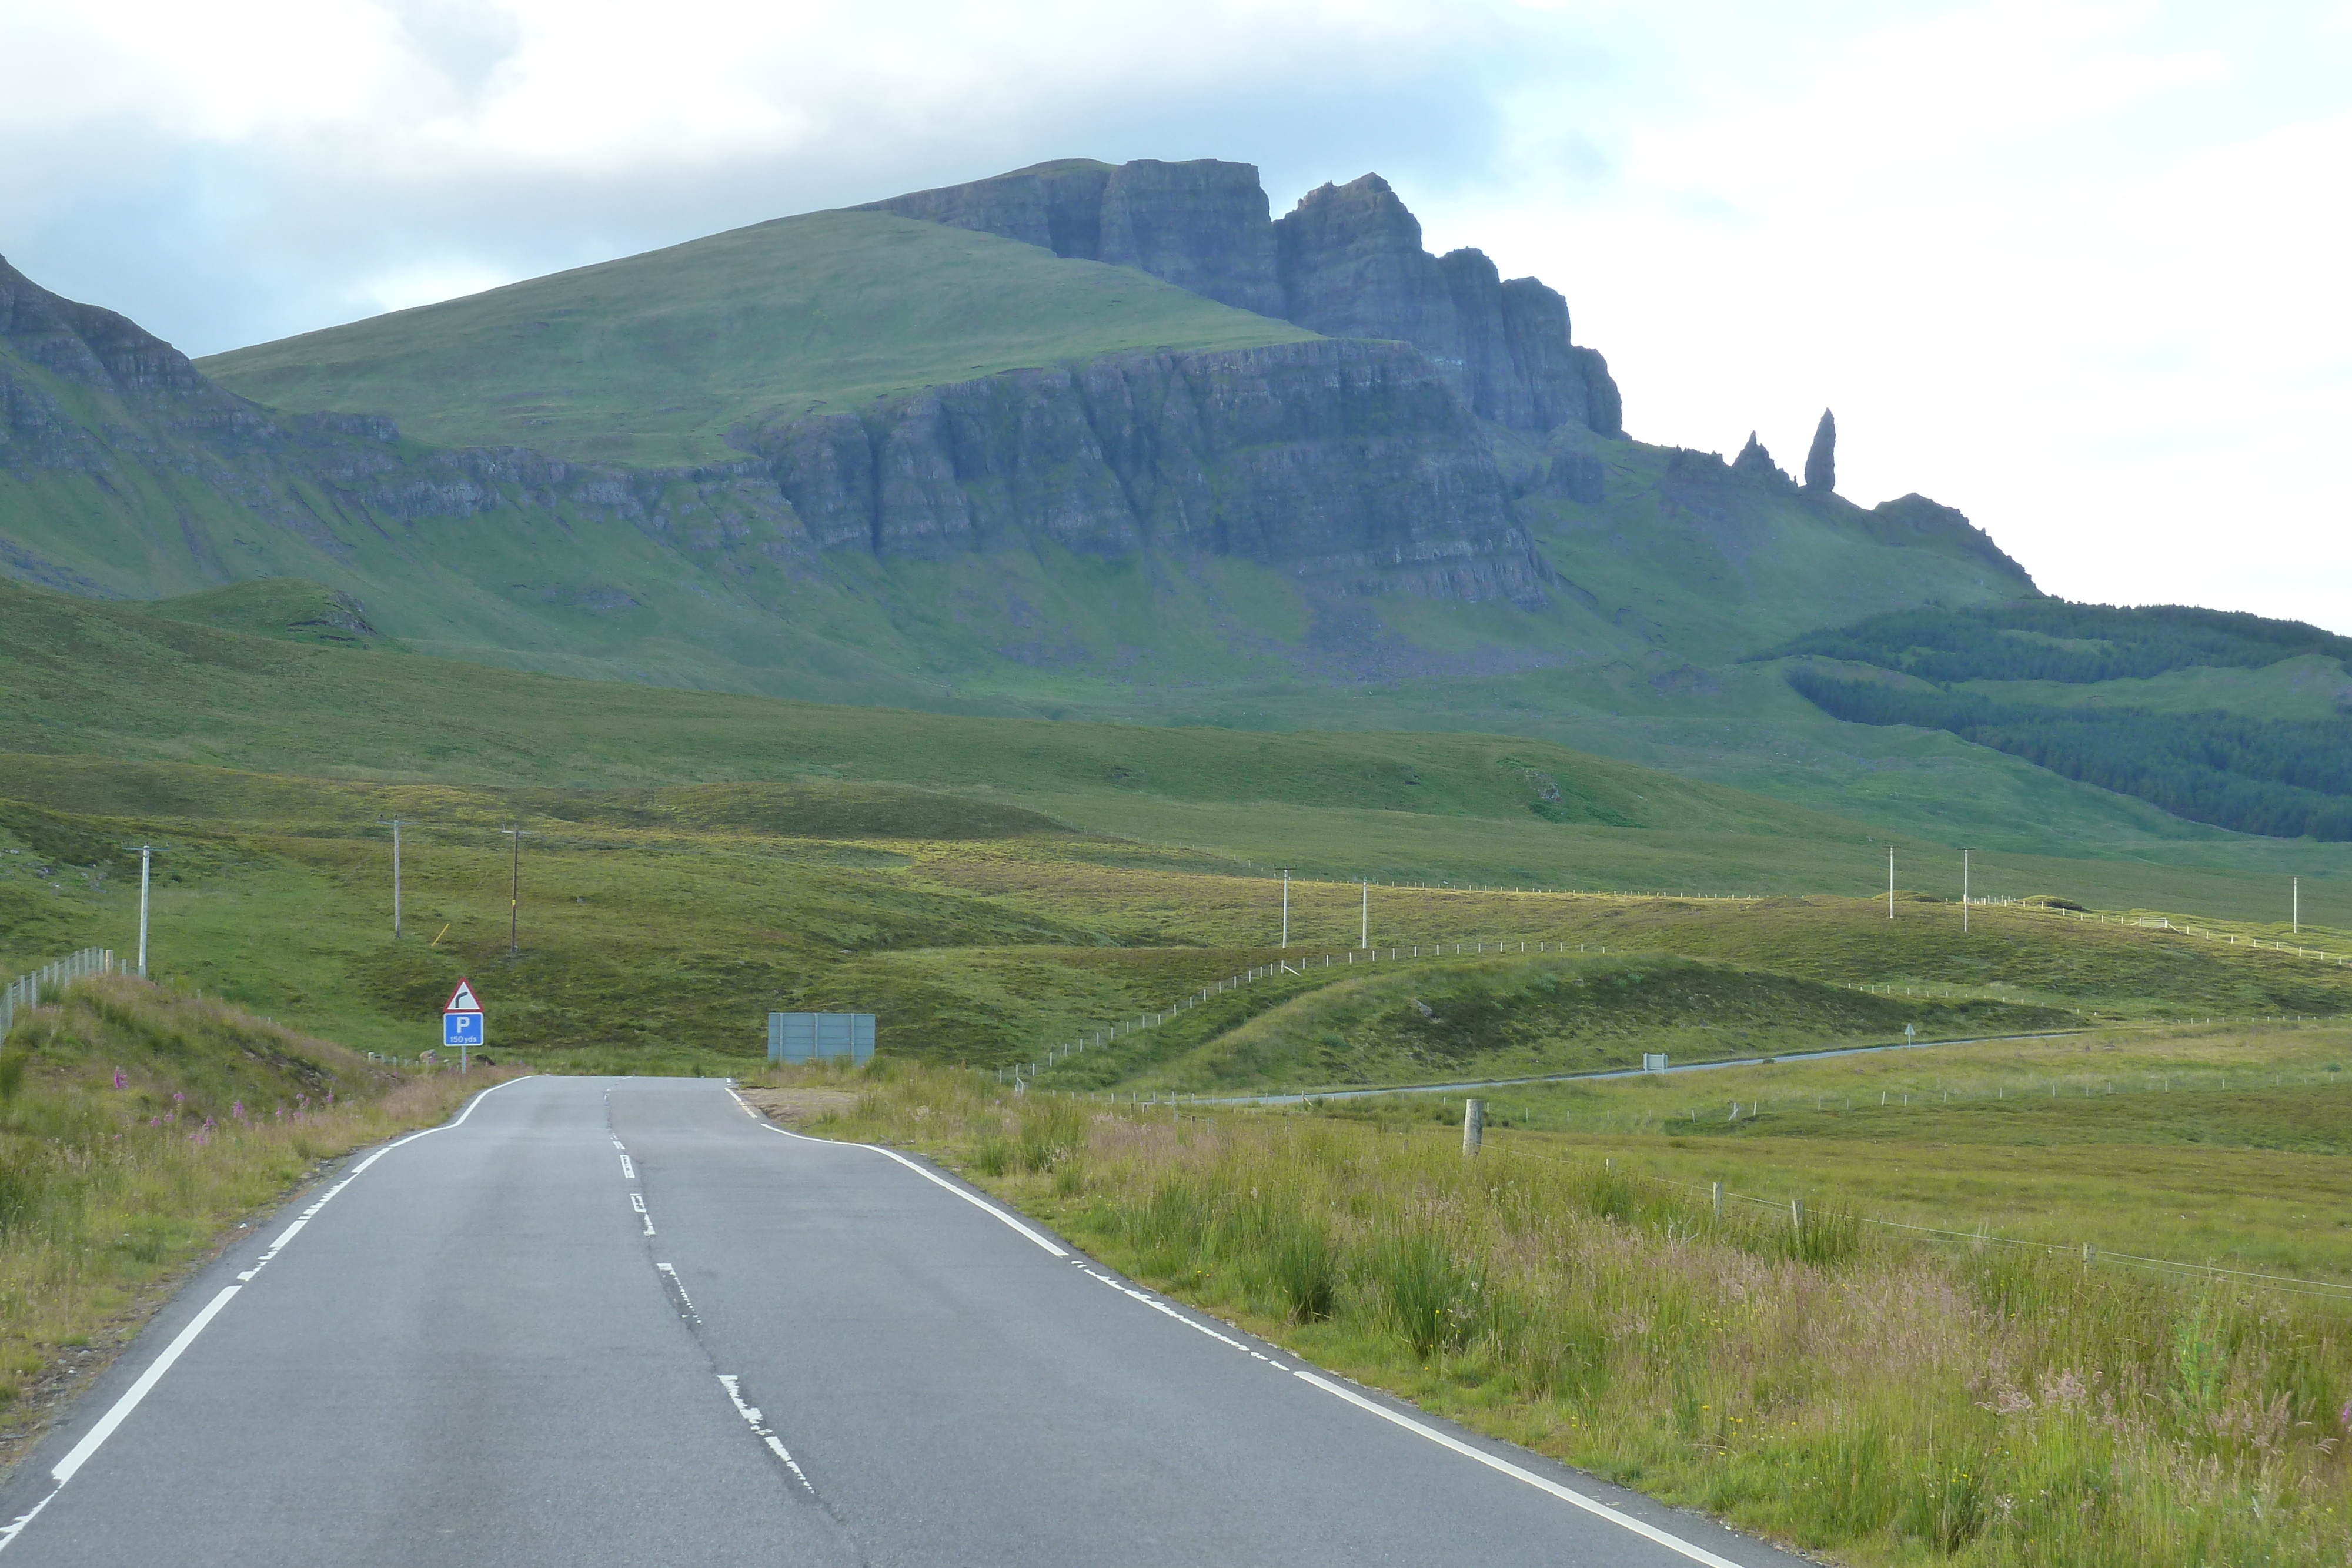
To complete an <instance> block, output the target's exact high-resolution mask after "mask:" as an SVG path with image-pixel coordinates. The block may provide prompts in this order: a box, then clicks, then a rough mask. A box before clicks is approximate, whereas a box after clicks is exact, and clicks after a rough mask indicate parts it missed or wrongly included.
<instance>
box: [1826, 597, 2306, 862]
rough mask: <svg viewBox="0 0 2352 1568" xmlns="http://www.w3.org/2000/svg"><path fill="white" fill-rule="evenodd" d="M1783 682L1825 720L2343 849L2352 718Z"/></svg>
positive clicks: (2199, 817)
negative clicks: (1965, 748) (1928, 735)
mask: <svg viewBox="0 0 2352 1568" xmlns="http://www.w3.org/2000/svg"><path fill="white" fill-rule="evenodd" d="M2195 613H2197V614H2200V615H2204V614H2210V613H2212V612H2206V611H2199V612H2195ZM1880 619H1881V620H1889V619H1893V618H1892V617H1880ZM2248 619H2251V617H2249V618H2248ZM1865 624H1867V622H1865ZM2263 624H2266V625H2270V626H2280V625H2284V624H2286V623H2285V622H2264V623H2263ZM2305 630H2309V629H2308V628H2306V629H2305ZM2316 635H2319V636H2323V637H2325V636H2326V635H2327V634H2326V633H2325V632H2318V633H2316ZM2330 640H2331V641H2335V642H2341V641H2343V640H2342V639H2330ZM2313 651H2315V652H2317V651H2321V650H2316V649H2315V650H2313ZM2328 651H2331V652H2332V650H2328ZM2199 662H2201V663H2211V662H2213V661H2210V660H2204V661H2199ZM2000 678H2005V679H2031V678H2033V677H2030V676H2015V675H2011V676H2004V677H2000ZM2041 678H2043V679H2052V678H2055V677H2050V676H2043V677H2041ZM1789 684H1790V685H1791V686H1793V687H1795V688H1796V689H1797V691H1798V692H1799V693H1801V695H1804V696H1805V697H1806V698H1807V699H1808V700H1810V701H1811V703H1812V704H1813V705H1814V706H1817V707H1819V708H1821V709H1822V711H1823V712H1824V713H1827V714H1829V715H1831V716H1833V717H1836V718H1842V719H1846V720H1848V721H1850V722H1853V723H1855V724H1909V725H1917V726H1919V727H1921V728H1925V729H1942V730H1948V731H1950V732H1951V733H1952V734H1954V735H1957V736H1958V737H1960V738H1961V739H1963V740H1969V741H1973V742H1975V743H1976V744H1977V745H1979V746H1989V747H1992V748H1994V749H1995V750H1997V751H2005V752H2007V753H2009V754H2010V755H2011V756H2012V757H2021V758H2025V759H2026V760H2027V761H2029V762H2032V763H2034V764H2036V765H2037V766H2039V767H2042V768H2048V769H2050V771H2052V772H2053V773H2056V774H2060V775H2062V776H2063V777H2065V778H2068V779H2080V780H2081V781H2082V782H2084V783H2085V784H2096V785H2098V786H2099V787H2100V788H2101V789H2113V790H2116V792H2117V793H2119V794H2125V795H2136V796H2137V797H2139V798H2140V799H2141V800H2146V801H2147V802H2148V803H2149V804H2151V805H2154V806H2157V807H2160V808H2161V809H2163V810H2167V811H2169V812H2171V813H2172V814H2173V815H2174V816H2176V817H2186V818H2188V819H2189V821H2197V822H2210V823H2211V824H2213V825H2214V826H2215V827H2219V828H2231V829H2235V830H2236V831H2239V832H2243V833H2261V834H2264V835H2266V836H2268V837H2272V838H2283V839H2292V838H2300V837H2304V836H2306V835H2307V836H2309V837H2311V838H2315V839H2327V840H2335V841H2352V722H2347V721H2346V720H2342V719H2274V718H2273V719H2264V718H2242V717H2239V716H2235V715H2232V714H2224V713H2185V714H2175V713H2154V712H2150V711H2148V710H2147V709H2144V708H2124V707H2115V708H2110V707H2098V708H2078V707H2052V706H2041V705H2037V704H2030V703H2004V702H1995V701H1992V700H1991V699H1990V698H1986V697H1982V696H1979V695H1975V694H1973V693H1969V692H1947V691H1922V690H1919V689H1918V688H1916V687H1912V688H1907V689H1906V688H1904V687H1899V686H1893V685H1885V684H1882V683H1878V682H1872V681H1849V680H1839V679H1836V678H1834V677H1832V676H1830V675H1826V674H1822V673H1821V672H1820V671H1818V670H1813V669H1805V668H1798V669H1794V670H1791V671H1790V674H1789Z"/></svg>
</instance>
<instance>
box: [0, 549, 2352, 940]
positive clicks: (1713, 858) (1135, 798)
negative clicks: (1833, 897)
mask: <svg viewBox="0 0 2352 1568" xmlns="http://www.w3.org/2000/svg"><path fill="white" fill-rule="evenodd" d="M0 750H5V751H8V752H14V753H18V754H23V758H24V759H23V760H20V761H17V762H13V763H11V765H10V771H11V773H12V775H13V776H14V777H16V779H18V780H19V782H18V783H17V784H16V786H15V787H14V788H13V789H10V788H0V795H7V794H12V793H15V794H25V793H26V792H29V793H30V794H31V795H32V798H35V799H39V800H48V801H53V802H55V803H57V804H58V805H60V806H64V807H67V808H69V809H101V808H100V807H97V806H92V805H90V804H89V803H90V802H94V801H100V800H107V799H110V796H108V795H107V793H106V791H107V790H108V789H111V788H112V786H110V785H108V784H105V783H104V782H103V781H93V780H90V779H85V778H82V777H80V776H78V775H76V774H75V773H74V771H73V769H74V768H75V767H76V766H78V765H76V764H73V763H72V762H71V761H70V760H69V758H72V757H74V756H96V757H111V758H120V759H125V760H138V761H151V762H172V763H202V764H210V765H214V766H217V767H227V768H240V769H245V770H247V771H263V772H289V773H310V774H320V773H323V774H330V775H338V776H341V777H344V778H347V779H378V780H382V781H384V782H385V783H386V784H393V785H400V786H410V785H424V784H428V783H436V782H438V781H445V780H446V781H463V782H469V783H478V784H492V783H495V784H502V785H530V786H536V787H541V788H545V787H556V788H559V789H561V788H570V787H574V786H579V787H587V788H593V789H617V788H630V787H646V786H655V785H668V784H684V783H713V782H723V781H735V780H768V781H787V780H794V779H852V780H863V781H870V782H875V783H897V784H904V785H911V786H915V787H918V788H920V789H945V790H950V791H954V792H958V793H962V794H968V795H977V796H979V797H981V798H982V799H988V800H997V801H1001V802H1003V803H1004V804H1005V805H1007V806H1013V807H1019V808H1023V809H1025V810H1034V811H1040V812H1043V813H1045V815H1047V816H1049V817H1051V818H1054V819H1055V820H1056V821H1060V822H1063V823H1066V824H1068V825H1070V826H1072V827H1075V828H1078V829H1082V830H1086V831H1096V832H1107V833H1113V834H1118V835H1121V836H1124V837H1128V838H1132V839H1137V840H1140V841H1149V842H1154V843H1161V844H1192V845H1204V846H1211V847H1212V848H1213V851H1214V852H1216V853H1218V854H1221V855H1230V856H1232V857H1234V858H1235V859H1239V860H1242V861H1244V862H1255V866H1256V869H1257V870H1258V871H1260V872H1264V871H1266V870H1269V869H1273V868H1277V867H1280V866H1283V865H1290V866H1293V867H1295V868H1297V870H1298V871H1299V872H1300V873H1302V874H1306V873H1313V874H1317V875H1320V876H1326V877H1349V876H1354V875H1358V874H1367V875H1370V876H1372V877H1374V878H1375V879H1378V880H1381V881H1391V882H1394V881H1405V880H1412V881H1425V882H1441V881H1444V882H1453V883H1490V884H1497V885H1503V886H1517V887H1529V886H1537V887H1541V886H1555V887H1557V886H1569V887H1583V888H1591V889H1610V888H1617V889H1627V888H1631V889H1641V888H1669V889H1685V890H1690V891H1698V892H1717V893H1739V894H1749V893H1758V892H1769V891H1776V890H1777V891H1790V892H1832V891H1844V892H1862V891H1866V890H1867V889H1868V888H1869V887H1870V886H1871V885H1872V884H1873V883H1874V882H1877V881H1879V880H1881V879H1883V877H1884V875H1885V849H1884V839H1885V833H1884V831H1882V830H1879V829H1876V828H1874V827H1865V826H1864V825H1862V824H1858V823H1855V822H1853V821H1850V820H1841V819H1838V818H1834V817H1831V816H1827V815H1824V814H1822V813H1819V812H1815V811H1811V810H1804V809H1803V808H1801V807H1798V806H1794V805H1791V804H1788V803H1785V802H1781V801H1776V800H1770V799H1769V798H1766V797H1763V796H1759V795H1751V794H1744V793H1741V792H1738V791H1735V790H1728V789H1722V788H1719V787H1717V786H1713V785H1707V784H1702V783H1696V782H1693V781H1690V780H1686V779H1676V778H1675V777H1673V776H1670V775H1665V774H1661V773H1657V772H1654V771H1651V770H1647V769H1643V768H1636V767H1632V766H1629V765H1627V764H1624V763H1621V762H1615V761H1612V760H1609V759H1606V758H1599V757H1595V756H1591V755H1590V754H1584V753H1578V752H1574V751H1570V750H1567V749H1564V748H1560V747H1553V746H1549V745H1546V744H1544V743H1542V742H1537V741H1525V740H1511V739H1507V738H1504V737H1496V736H1492V735H1488V736H1463V735H1455V734H1449V733H1444V732H1435V731H1422V732H1416V733H1391V734H1365V733H1361V732H1354V731H1339V732H1330V733H1309V734H1276V733H1261V732H1253V731H1240V730H1232V729H1224V728H1219V727H1188V728H1175V729H1164V728H1163V729H1154V728H1145V727H1135V726H1123V725H1122V726H1114V725H1091V724H1081V723H1074V722H1060V723H1055V722H1048V721H1043V720H998V719H985V718H976V717H969V716H943V715H929V714H921V713H912V712H905V711H893V710H886V709H860V708H842V707H825V706H816V705H813V704H805V703H787V702H782V701H777V700H773V699H765V698H756V697H743V696H733V695H723V694H716V693H697V692H679V691H666V690H661V689H658V688H654V687H648V686H642V685H621V684H600V683H593V682H586V681H576V680H562V679H555V678H551V677H547V676H540V675H530V674H516V673H511V672H506V671H499V670H492V669H486V668H483V667H480V666H477V665H468V664H455V663H451V662H447V661H443V660H438V659H432V658H427V657H423V656H419V655H415V654H411V653H400V652H394V651H360V650H352V649H346V648H337V647H326V646H304V645H302V644H300V643H289V642H286V641H282V640H277V639H266V638H261V637H255V636H249V635H243V634H239V633H236V632H224V631H219V630H215V629H213V628H208V627H203V626H196V625H192V624H188V623H185V622H176V621H171V620H164V619H160V618H157V617H155V616H152V615H150V614H147V613H144V612H142V609H141V608H139V607H137V606H132V605H119V604H111V605H110V604H101V603H93V602H90V601H81V600H75V599H72V598H68V597H66V596H62V595H56V594H47V593H42V592H39V591H34V590H27V589H21V588H15V587H9V586H5V585H0ZM196 788H197V787H196V786H194V785H193V784H189V783H186V782H184V781H183V782H174V783H173V784H172V785H171V786H170V789H171V791H172V792H173V793H174V795H176V792H179V791H184V790H188V789H196ZM247 788H248V787H247V786H244V785H240V786H238V789H240V790H243V789H247ZM2065 788H2068V789H2080V787H2077V786H2067V787H2065ZM1548 792H1549V794H1550V795H1553V796H1556V797H1557V798H1556V799H1553V798H1548ZM2084 793H2086V794H2087V793H2088V792H2087V791H2084ZM126 804H137V805H139V806H140V808H141V809H142V810H157V809H163V810H169V809H170V808H168V807H162V806H159V804H158V802H156V801H152V800H144V801H142V800H131V801H128V802H126ZM387 804H388V802H387V801H386V800H365V801H358V800H355V801H354V802H352V805H351V807H350V808H349V809H350V810H352V811H353V812H355V813H358V812H364V813H366V814H368V815H384V814H390V813H389V811H388V810H382V809H381V808H383V807H384V806H386V805H387ZM272 809H273V810H274V809H275V808H272ZM181 814H185V815H188V816H191V817H195V818H206V819H210V818H228V819H242V820H252V818H253V816H254V815H255V814H257V813H256V812H254V811H252V810H247V808H244V807H232V806H230V805H226V804H222V803H219V802H213V803H205V804H200V805H196V806H192V807H190V808H188V809H187V810H185V811H184V812H183V813H181ZM2200 833H2201V834H2202V836H2201V837H2200V838H2197V839H2196V840H2194V841H2192V842H2190V843H2189V844H2188V845H2187V846H2186V848H2187V849H2189V850H2195V851H2196V852H2198V853H2199V854H2201V855H2202V856H2204V860H2203V862H2201V863H2199V862H2194V861H2193V860H2191V859H2189V858H2186V851H2185V850H2184V858H2183V859H2181V860H2179V861H2178V862H2174V863H2166V862H2164V861H2163V860H2162V859H2161V858H2160V857H2159V855H2158V853H2157V852H2158V851H2160V850H2162V849H2164V848H2165V847H2166V845H2167V843H2168V841H2166V840H2164V839H2162V838H2160V837H2158V836H2157V835H2154V834H2152V833H2150V834H2141V835H2139V836H2137V837H2129V836H2126V835H2125V834H2123V833H2120V832H2118V833H2116V834H2114V835H2113V836H2112V837H2111V839H2110V840H2109V841H2107V842H2106V843H2105V845H2104V846H2103V847H2105V848H2106V849H2108V850H2109V851H2110V852H2109V853H2107V854H2105V855H2102V856H2098V857H2095V858H2094V857H2087V856H2086V857H2083V858H2074V859H2053V858H2050V857H2048V856H2047V855H2046V854H2038V853H2036V852H2031V851H2030V849H2028V848H2026V847H2021V848H2018V849H2011V850H2008V851H2005V852H2002V853H2001V854H2000V855H1997V856H1991V857H1985V856H1980V857H1979V862H1978V872H1977V881H1976V883H1975V886H1976V889H1977V891H1979V892H1980V893H1990V894H2006V895H2019V894H2032V893H2061V894H2069V895H2071V896H2075V897H2077V898H2081V899H2085V900H2088V901H2090V902H2094V903H2099V904H2107V905H2111V906H2112V905H2121V906H2127V907H2149V908H2165V909H2183V910H2189V911H2193V912H2196V913H2199V914H2201V915H2213V916H2223V915H2226V916H2231V917H2246V918H2268V917H2270V916H2271V915H2273V913H2280V912H2282V911H2278V910H2275V909H2274V908H2273V906H2274V905H2275V904H2277V903H2278V898H2277V896H2276V895H2277V894H2278V893H2279V892H2281V891H2283V884H2282V885H2281V887H2277V888H2274V887H2273V884H2272V881H2271V869H2270V868H2271V866H2272V864H2273V862H2270V861H2266V860H2265V859H2264V858H2263V857H2264V856H2266V855H2270V854H2273V853H2274V852H2284V851H2283V850H2281V849H2280V847H2279V846H2272V845H2266V844H2264V843H2263V842H2261V841H2250V840H2245V839H2242V838H2240V837H2238V836H2235V835H2231V834H2226V833H2221V832H2218V831H2211V830H2200ZM1945 842H1947V843H1948V842H1949V840H1946V841H1945ZM1906 845H1907V846H1908V847H1906V850H1905V856H1906V858H1905V859H1904V861H1903V862H1902V865H1903V875H1904V878H1905V880H1906V883H1911V884H1913V885H1918V886H1922V887H1926V888H1929V889H1932V890H1934V891H1937V892H1943V893H1956V892H1957V891H1958V855H1957V853H1955V852H1950V851H1948V850H1944V849H1942V848H1940V847H1938V846H1937V844H1936V842H1935V841H1927V842H1924V843H1923V842H1922V841H1920V839H1919V838H1918V837H1917V836H1916V835H1915V836H1911V837H1909V838H1907V839H1906ZM2296 853H2297V859H2296V861H2295V862H2294V863H2295V865H2296V867H2297V870H2298V873H2299V874H2302V875H2304V876H2305V879H2306V880H2305V914H2306V915H2308V916H2309V917H2310V918H2312V919H2314V920H2318V921H2328V920H2333V919H2335V918H2336V915H2333V914H2331V913H2330V910H2331V908H2332V907H2333V906H2332V904H2330V903H2329V900H2331V899H2333V898H2334V897H2335V896H2336V894H2335V893H2334V892H2333V891H2331V890H2332V889H2333V888H2334V887H2335V885H2336V882H2335V879H2336V877H2338V876H2341V875H2343V874H2344V873H2346V872H2347V870H2352V851H2347V850H2346V849H2344V848H2343V847H2341V846H2326V847H2314V846H2300V847H2299V848H2297V851H2296Z"/></svg>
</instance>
